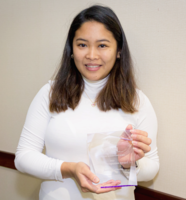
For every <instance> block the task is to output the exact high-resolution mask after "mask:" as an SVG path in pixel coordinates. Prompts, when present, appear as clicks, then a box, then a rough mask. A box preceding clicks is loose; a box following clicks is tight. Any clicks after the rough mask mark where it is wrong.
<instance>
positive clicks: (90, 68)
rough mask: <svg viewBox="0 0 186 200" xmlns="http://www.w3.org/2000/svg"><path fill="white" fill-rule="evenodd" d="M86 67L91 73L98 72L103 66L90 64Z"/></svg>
mask: <svg viewBox="0 0 186 200" xmlns="http://www.w3.org/2000/svg"><path fill="white" fill-rule="evenodd" d="M85 66H86V69H87V70H89V71H97V70H99V68H100V67H101V65H94V64H89V65H85Z"/></svg>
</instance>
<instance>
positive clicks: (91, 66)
mask: <svg viewBox="0 0 186 200" xmlns="http://www.w3.org/2000/svg"><path fill="white" fill-rule="evenodd" d="M85 66H86V67H88V68H98V67H101V65H85Z"/></svg>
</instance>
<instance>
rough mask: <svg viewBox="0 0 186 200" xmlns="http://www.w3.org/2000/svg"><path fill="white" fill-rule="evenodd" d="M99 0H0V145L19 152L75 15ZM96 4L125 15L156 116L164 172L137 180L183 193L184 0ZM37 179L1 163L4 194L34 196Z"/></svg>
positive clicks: (134, 54)
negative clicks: (26, 126) (31, 110)
mask: <svg viewBox="0 0 186 200" xmlns="http://www.w3.org/2000/svg"><path fill="white" fill-rule="evenodd" d="M97 2H98V1H90V0H78V1H76V0H68V1H65V0H26V1H25V0H16V1H14V0H0V41H1V42H0V44H1V45H0V91H1V92H0V102H1V104H0V123H1V125H0V138H1V139H0V150H4V151H9V152H15V150H16V147H17V143H18V140H19V136H20V133H21V129H22V126H23V123H24V120H25V116H26V112H27V109H28V106H29V104H30V102H31V100H32V99H33V97H34V95H35V94H36V92H37V91H38V90H39V88H40V87H41V86H42V85H43V84H45V83H46V82H47V81H48V80H49V79H50V77H51V75H52V74H53V72H54V70H55V69H56V67H57V66H58V64H59V62H60V58H61V53H62V48H63V44H64V41H65V37H66V34H67V30H68V27H69V24H70V22H71V20H72V18H73V17H74V15H75V14H76V13H77V12H79V11H80V10H82V9H83V8H85V7H87V6H89V5H92V4H93V3H97ZM99 3H102V4H105V5H108V6H110V7H111V8H112V9H113V10H114V11H115V12H116V13H117V15H118V17H119V19H120V20H121V23H122V25H123V27H124V30H125V33H126V36H127V39H128V43H129V46H130V49H131V53H132V57H133V59H134V64H135V68H136V74H137V77H138V83H139V87H140V89H142V90H143V91H144V92H145V94H146V95H147V96H148V97H149V98H150V100H151V102H152V104H153V106H154V108H155V111H156V113H157V117H158V122H159V130H158V149H159V156H160V171H159V174H158V175H157V176H156V178H155V179H154V180H153V181H151V182H148V183H140V184H142V185H145V186H147V187H151V188H153V189H155V190H159V191H162V192H166V193H169V194H172V195H176V196H180V197H186V190H185V186H186V171H185V169H186V155H185V150H186V147H185V141H186V131H185V123H184V122H185V121H186V103H185V102H186V92H185V91H186V90H185V87H186V78H185V77H186V1H185V0H114V1H113V0H99ZM2 180H3V181H2ZM4 181H5V183H6V184H4ZM7 184H8V185H9V190H7V189H6V188H7V186H6V185H7ZM39 184H40V180H38V179H36V178H33V177H30V176H28V175H23V174H21V173H19V172H16V171H13V170H10V169H5V168H3V167H1V168H0V188H1V197H3V198H2V199H4V200H9V199H15V200H16V199H19V200H20V199H29V200H30V199H37V198H36V196H37V195H38V187H39ZM21 186H23V187H21ZM27 186H28V187H27ZM11 196H12V197H13V198H12V197H11Z"/></svg>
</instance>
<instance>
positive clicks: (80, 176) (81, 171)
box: [61, 162, 121, 194]
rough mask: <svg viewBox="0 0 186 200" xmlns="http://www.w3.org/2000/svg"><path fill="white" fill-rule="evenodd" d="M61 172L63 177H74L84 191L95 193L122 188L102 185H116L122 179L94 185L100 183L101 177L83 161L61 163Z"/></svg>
mask: <svg viewBox="0 0 186 200" xmlns="http://www.w3.org/2000/svg"><path fill="white" fill-rule="evenodd" d="M61 172H62V176H63V178H70V177H74V178H75V179H76V181H77V183H78V184H79V186H80V187H81V190H82V192H93V193H97V194H100V193H105V192H110V191H113V190H117V189H120V188H101V186H115V185H119V184H120V183H121V182H120V181H114V180H109V181H107V182H105V183H102V184H97V185H94V184H93V183H99V178H98V177H97V176H96V175H95V174H93V173H92V172H91V171H90V168H89V167H88V166H87V165H86V164H85V163H83V162H79V163H70V162H69V163H68V162H64V163H63V164H62V165H61Z"/></svg>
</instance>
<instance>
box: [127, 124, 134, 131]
mask: <svg viewBox="0 0 186 200" xmlns="http://www.w3.org/2000/svg"><path fill="white" fill-rule="evenodd" d="M131 129H133V127H132V125H131V124H129V125H128V126H127V128H126V129H125V130H131Z"/></svg>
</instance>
